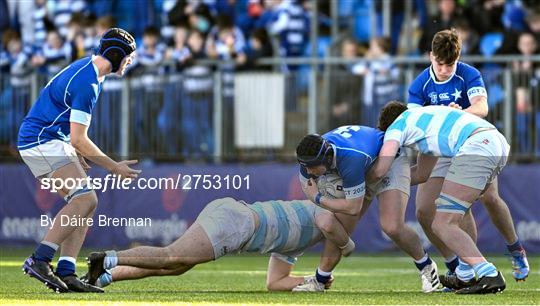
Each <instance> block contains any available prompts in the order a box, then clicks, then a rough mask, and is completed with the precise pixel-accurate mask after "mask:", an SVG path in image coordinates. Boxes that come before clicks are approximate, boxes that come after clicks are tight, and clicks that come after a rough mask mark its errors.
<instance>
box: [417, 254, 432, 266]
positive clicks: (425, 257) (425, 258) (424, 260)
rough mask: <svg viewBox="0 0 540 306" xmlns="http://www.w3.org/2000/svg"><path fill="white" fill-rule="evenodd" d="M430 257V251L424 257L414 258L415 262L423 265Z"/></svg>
mask: <svg viewBox="0 0 540 306" xmlns="http://www.w3.org/2000/svg"><path fill="white" fill-rule="evenodd" d="M428 258H429V255H428V253H426V254H424V257H422V258H420V259H418V260H414V262H415V263H417V264H419V265H421V264H423V263H424V262H426V261H427V260H428Z"/></svg>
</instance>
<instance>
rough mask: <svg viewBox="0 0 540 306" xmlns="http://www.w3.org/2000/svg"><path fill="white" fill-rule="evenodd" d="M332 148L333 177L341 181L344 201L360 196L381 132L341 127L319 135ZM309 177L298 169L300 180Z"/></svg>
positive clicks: (368, 128) (378, 149) (379, 147)
mask: <svg viewBox="0 0 540 306" xmlns="http://www.w3.org/2000/svg"><path fill="white" fill-rule="evenodd" d="M322 137H323V138H324V139H326V140H327V141H328V142H329V143H330V144H331V145H332V146H333V147H334V162H335V169H331V171H337V174H338V175H339V176H340V177H341V178H342V179H343V191H344V192H345V197H346V198H347V199H354V198H359V197H363V196H364V195H365V191H366V183H365V175H366V173H367V171H368V170H369V169H370V168H371V166H372V165H373V163H374V162H375V159H376V158H377V156H378V155H379V151H380V150H381V147H382V144H383V138H384V133H383V132H382V131H380V130H377V129H374V128H370V127H367V126H360V125H348V126H342V127H339V128H337V129H335V130H332V131H330V132H328V133H326V134H324V135H322ZM308 178H309V176H308V173H307V171H306V169H305V168H304V167H303V166H300V180H301V181H302V182H305V181H307V179H308Z"/></svg>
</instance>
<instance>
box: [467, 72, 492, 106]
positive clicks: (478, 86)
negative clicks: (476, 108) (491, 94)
mask: <svg viewBox="0 0 540 306" xmlns="http://www.w3.org/2000/svg"><path fill="white" fill-rule="evenodd" d="M465 83H466V86H467V97H468V98H469V101H471V100H472V99H473V98H474V97H486V98H487V91H486V86H485V85H484V80H483V79H482V75H481V74H480V71H478V69H476V68H474V67H467V71H466V74H465Z"/></svg>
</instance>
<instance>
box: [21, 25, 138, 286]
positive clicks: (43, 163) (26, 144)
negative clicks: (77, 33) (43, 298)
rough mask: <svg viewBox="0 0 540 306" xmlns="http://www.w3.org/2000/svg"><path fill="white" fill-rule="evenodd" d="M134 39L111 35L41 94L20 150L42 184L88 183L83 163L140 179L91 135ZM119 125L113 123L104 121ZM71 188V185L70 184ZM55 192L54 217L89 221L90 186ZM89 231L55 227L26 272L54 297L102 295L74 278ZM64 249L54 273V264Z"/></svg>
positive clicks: (118, 33)
mask: <svg viewBox="0 0 540 306" xmlns="http://www.w3.org/2000/svg"><path fill="white" fill-rule="evenodd" d="M135 48H136V47H135V40H134V39H133V37H132V36H131V35H130V34H129V33H128V32H126V31H124V30H122V29H119V28H112V29H110V30H108V31H107V32H106V33H105V34H103V37H102V38H101V41H100V45H99V47H98V49H97V52H96V54H95V55H94V56H92V57H86V58H82V59H80V60H78V61H76V62H74V63H72V64H71V65H69V66H67V67H66V68H64V69H63V70H62V71H60V72H59V73H58V74H57V75H56V76H54V77H53V78H52V79H51V80H50V81H49V83H48V84H47V85H46V86H45V88H43V90H42V91H41V93H40V95H39V97H38V99H37V101H36V102H35V104H34V105H33V106H32V108H31V109H30V111H29V113H28V114H27V116H26V117H25V118H24V120H23V122H22V124H21V127H20V129H19V138H18V149H19V152H20V154H21V157H22V159H23V161H24V162H25V163H26V165H27V166H28V167H29V168H30V170H31V171H32V174H33V175H34V176H35V177H36V178H37V179H38V180H41V179H43V178H51V179H57V180H63V181H65V182H66V184H65V185H69V184H67V182H68V180H78V181H79V182H84V179H85V178H86V177H87V175H86V172H85V171H86V170H87V168H88V164H87V163H86V162H85V158H87V159H89V160H91V161H92V162H94V163H95V164H97V165H99V166H101V167H103V168H105V169H107V170H108V171H110V172H112V173H114V174H116V175H118V176H120V177H122V178H125V179H133V178H136V177H137V175H138V173H139V172H140V171H139V170H134V169H131V168H130V165H132V164H134V163H135V162H136V161H133V160H127V161H121V162H116V161H114V160H112V159H111V158H109V157H108V156H107V155H105V154H104V153H103V152H102V151H101V150H100V149H99V148H98V147H97V146H96V145H95V144H94V143H93V142H92V141H91V140H90V139H89V138H88V135H87V132H88V127H89V125H90V121H91V114H92V109H93V108H94V107H95V105H96V102H97V99H98V96H99V93H100V91H101V88H102V86H103V82H104V80H105V76H106V75H108V74H110V73H115V74H117V75H119V76H122V75H123V74H124V72H125V69H126V67H127V66H128V65H130V64H131V61H132V56H133V54H134V53H133V52H134V51H135ZM103 119H104V120H116V119H115V118H103ZM71 185H73V184H71ZM81 185H82V186H77V187H75V188H73V189H67V188H65V186H62V189H60V190H57V192H58V194H59V195H61V196H62V197H64V199H65V201H66V203H67V204H66V205H65V206H64V207H63V208H62V209H61V210H60V211H59V212H58V214H57V215H56V220H60V219H61V216H70V217H71V216H78V217H80V218H90V217H92V215H93V214H94V211H95V209H96V206H97V197H96V194H95V192H94V191H93V190H92V188H91V186H87V185H84V183H83V184H81ZM86 231H87V226H84V225H83V226H66V225H64V226H62V224H61V222H60V221H58V222H54V223H53V225H52V226H51V228H50V229H49V231H48V232H47V234H46V235H45V237H44V238H43V240H42V241H41V243H39V245H38V246H37V248H36V249H35V251H34V253H33V254H32V255H31V256H30V257H28V258H27V259H26V261H25V262H24V264H23V271H24V272H25V273H27V274H28V275H30V276H31V277H34V278H36V279H37V280H39V281H40V282H42V283H44V284H45V285H46V286H47V287H49V288H50V289H52V290H54V291H56V292H68V291H70V292H103V290H102V289H100V288H98V287H95V286H91V285H89V284H87V283H84V282H81V281H80V280H79V279H78V278H77V276H76V275H75V258H77V255H78V253H79V251H80V248H81V246H82V244H83V242H84V238H85V236H86ZM58 248H60V258H59V261H58V265H57V268H56V271H55V272H54V271H53V270H52V266H51V265H50V262H51V261H52V259H53V257H54V255H55V253H56V251H57V250H58Z"/></svg>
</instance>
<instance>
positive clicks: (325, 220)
mask: <svg viewBox="0 0 540 306" xmlns="http://www.w3.org/2000/svg"><path fill="white" fill-rule="evenodd" d="M336 222H337V220H336V217H335V216H334V214H333V213H331V212H322V213H320V214H318V215H317V219H316V220H315V224H317V227H318V228H319V229H320V230H321V231H322V232H324V233H332V232H333V231H334V230H335V227H336Z"/></svg>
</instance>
